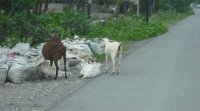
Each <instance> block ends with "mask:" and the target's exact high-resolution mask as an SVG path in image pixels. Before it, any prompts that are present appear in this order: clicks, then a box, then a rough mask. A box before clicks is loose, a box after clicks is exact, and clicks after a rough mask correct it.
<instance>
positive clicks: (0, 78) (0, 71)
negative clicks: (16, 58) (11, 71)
mask: <svg viewBox="0 0 200 111" xmlns="http://www.w3.org/2000/svg"><path fill="white" fill-rule="evenodd" d="M7 71H8V66H7V65H5V64H3V63H0V85H2V84H4V83H5V81H6V75H7Z"/></svg>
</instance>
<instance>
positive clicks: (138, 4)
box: [137, 0, 140, 17]
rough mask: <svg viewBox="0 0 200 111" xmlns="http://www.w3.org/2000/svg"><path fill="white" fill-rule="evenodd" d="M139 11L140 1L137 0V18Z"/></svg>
mask: <svg viewBox="0 0 200 111" xmlns="http://www.w3.org/2000/svg"><path fill="white" fill-rule="evenodd" d="M139 10H140V0H138V3H137V17H138V16H139Z"/></svg>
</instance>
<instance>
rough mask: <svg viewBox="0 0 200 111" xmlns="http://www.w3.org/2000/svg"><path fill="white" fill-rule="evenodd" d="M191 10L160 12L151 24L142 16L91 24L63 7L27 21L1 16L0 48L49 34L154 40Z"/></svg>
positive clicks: (21, 15) (37, 41)
mask: <svg viewBox="0 0 200 111" xmlns="http://www.w3.org/2000/svg"><path fill="white" fill-rule="evenodd" d="M193 13H194V12H193V10H192V9H190V10H188V11H187V12H184V13H178V14H177V13H175V11H159V12H158V13H156V14H153V15H152V16H151V18H150V22H145V21H144V17H143V16H141V17H140V18H139V19H137V20H136V19H133V18H132V17H130V16H124V17H118V18H116V19H110V20H108V21H106V23H104V24H100V25H93V24H92V22H91V21H87V15H86V14H85V13H79V12H74V11H71V10H68V9H67V8H65V9H64V10H63V12H62V13H50V14H44V15H39V16H38V15H32V16H31V18H28V16H27V15H26V13H23V12H22V13H15V15H14V16H13V17H11V18H8V17H7V16H4V15H0V19H1V21H0V30H1V32H0V39H1V41H2V42H1V45H6V46H9V47H13V46H14V45H15V44H16V43H19V42H29V43H30V44H31V46H36V45H38V44H40V43H41V42H45V41H48V40H49V39H50V37H49V35H48V33H49V32H52V33H60V34H61V35H62V39H65V38H66V37H69V38H72V37H73V36H74V35H75V34H78V35H80V36H81V37H85V38H87V39H92V38H94V37H100V38H101V37H108V38H109V39H113V40H117V41H123V42H124V43H126V42H127V41H134V40H142V39H146V38H149V37H155V36H158V35H160V34H163V33H165V32H166V31H167V26H168V25H169V24H171V23H173V22H176V21H178V20H181V19H183V18H185V17H187V16H189V15H191V14H193Z"/></svg>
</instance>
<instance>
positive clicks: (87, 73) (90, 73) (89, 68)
mask: <svg viewBox="0 0 200 111" xmlns="http://www.w3.org/2000/svg"><path fill="white" fill-rule="evenodd" d="M100 66H101V64H100V63H92V64H87V65H85V66H84V67H83V68H82V69H81V72H80V75H79V77H82V78H92V77H97V76H99V75H100V74H101V73H100Z"/></svg>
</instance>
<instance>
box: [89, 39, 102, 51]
mask: <svg viewBox="0 0 200 111" xmlns="http://www.w3.org/2000/svg"><path fill="white" fill-rule="evenodd" d="M103 44H104V43H95V42H91V43H90V48H91V49H92V50H93V51H94V52H95V53H97V54H103V53H104V47H102V45H103Z"/></svg>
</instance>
